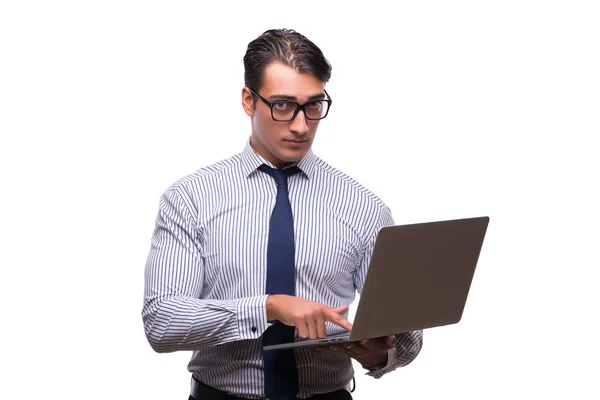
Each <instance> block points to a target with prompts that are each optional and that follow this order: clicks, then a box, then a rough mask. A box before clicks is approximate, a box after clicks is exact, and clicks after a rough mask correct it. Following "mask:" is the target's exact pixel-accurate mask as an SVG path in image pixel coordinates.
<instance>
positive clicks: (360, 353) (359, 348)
mask: <svg viewBox="0 0 600 400" xmlns="http://www.w3.org/2000/svg"><path fill="white" fill-rule="evenodd" d="M395 344H396V337H395V336H394V335H388V336H383V337H378V338H373V339H362V340H359V341H358V342H351V343H343V344H332V345H326V346H317V347H316V348H315V349H316V350H333V351H341V352H343V353H345V354H346V355H348V356H349V357H352V358H354V359H355V360H356V361H358V362H359V363H361V364H362V366H363V367H365V368H371V367H375V366H377V365H381V364H384V363H387V351H388V350H389V349H391V348H392V347H394V346H395Z"/></svg>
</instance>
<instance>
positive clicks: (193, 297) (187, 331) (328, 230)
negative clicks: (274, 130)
mask: <svg viewBox="0 0 600 400" xmlns="http://www.w3.org/2000/svg"><path fill="white" fill-rule="evenodd" d="M262 164H266V165H268V166H270V167H274V165H272V164H271V163H270V162H268V161H266V160H265V159H264V158H262V157H261V156H259V155H258V154H257V153H256V152H255V151H254V150H253V149H252V147H251V146H250V145H249V143H248V144H247V145H246V147H245V149H244V151H243V152H242V153H240V154H237V155H235V156H233V157H231V158H229V159H226V160H223V161H221V162H218V163H216V164H214V165H211V166H209V167H205V168H203V169H200V170H199V171H197V172H196V173H194V174H191V175H188V176H186V177H184V178H182V179H180V180H178V181H177V182H175V183H174V184H173V185H172V186H171V187H169V188H168V189H167V190H166V191H165V193H164V194H163V196H162V197H161V199H160V205H159V213H158V217H157V220H156V228H155V230H154V233H153V236H152V245H151V249H150V254H149V256H148V259H147V263H146V269H145V294H144V306H143V311H142V317H143V321H144V328H145V332H146V336H147V338H148V341H149V343H150V345H151V346H152V348H153V349H154V350H155V351H157V352H172V351H178V350H191V351H193V354H192V358H191V360H190V362H189V364H188V370H189V371H190V372H192V373H193V375H194V377H195V378H196V379H198V380H199V381H201V382H203V383H205V384H207V385H209V386H212V387H214V388H216V389H219V390H222V391H225V392H228V393H231V394H234V395H237V396H240V397H247V398H257V399H260V398H264V379H263V353H262V339H261V336H262V334H263V332H264V331H265V330H266V329H267V328H268V327H269V326H270V324H269V323H268V322H267V318H266V298H267V295H266V294H265V284H266V273H267V240H268V233H269V232H268V229H269V220H270V216H271V212H272V210H273V207H274V205H275V200H276V193H277V187H276V183H275V180H274V179H273V178H272V177H271V176H269V175H267V174H265V173H263V172H261V171H259V170H258V167H259V166H260V165H262ZM297 165H298V167H299V168H300V169H301V171H302V172H301V173H298V174H296V175H294V176H291V177H290V178H289V183H288V186H289V199H290V203H291V206H292V211H293V214H294V237H295V244H296V255H295V265H296V295H297V296H299V297H302V298H305V299H308V300H312V301H316V302H319V303H323V304H326V305H328V306H332V307H337V306H342V305H347V304H350V303H352V301H353V300H354V299H355V294H356V292H358V293H360V292H361V290H362V288H363V284H364V280H365V275H366V273H367V268H368V266H369V261H370V259H371V254H372V252H373V248H374V244H375V238H376V235H377V233H378V231H379V229H380V228H382V227H384V226H388V225H392V224H393V220H392V217H391V214H390V210H389V208H388V207H387V206H386V205H385V204H384V203H383V202H382V201H381V200H380V199H379V198H378V197H376V196H375V195H374V194H373V193H371V192H370V191H369V190H367V189H365V188H364V187H363V186H361V185H360V184H359V183H357V182H356V181H355V180H353V179H351V178H350V177H348V176H347V175H345V174H343V173H342V172H340V171H338V170H336V169H335V168H333V167H331V166H329V165H328V164H327V163H325V162H324V161H322V160H321V159H320V158H318V157H317V156H315V155H314V153H313V152H312V151H311V152H309V153H308V154H307V155H306V156H305V157H304V158H303V159H302V160H301V161H299V162H298V164H297ZM345 317H347V315H346V316H345ZM326 325H327V334H335V333H339V332H341V331H343V329H342V328H340V327H338V326H336V325H334V324H331V323H329V322H327V324H326ZM421 346H422V331H413V332H408V333H404V334H400V335H398V337H397V342H396V346H395V347H394V348H392V349H390V350H389V352H388V364H387V365H386V366H384V367H383V368H380V369H378V370H376V371H372V372H369V375H372V376H374V377H375V378H379V377H381V376H382V375H383V374H385V373H387V372H390V371H392V370H394V369H396V368H397V367H401V366H404V365H406V364H408V363H410V362H411V361H412V360H413V359H414V358H415V357H416V356H417V354H418V353H419V351H420V349H421ZM295 354H296V361H297V365H298V378H299V397H301V398H306V397H309V396H311V395H314V394H317V393H325V392H331V391H334V390H338V389H340V388H349V383H350V381H351V380H352V377H353V374H354V371H353V368H352V363H351V360H350V358H349V357H347V356H346V355H345V354H343V353H341V352H335V351H320V352H317V351H315V350H314V349H312V348H299V349H296V350H295Z"/></svg>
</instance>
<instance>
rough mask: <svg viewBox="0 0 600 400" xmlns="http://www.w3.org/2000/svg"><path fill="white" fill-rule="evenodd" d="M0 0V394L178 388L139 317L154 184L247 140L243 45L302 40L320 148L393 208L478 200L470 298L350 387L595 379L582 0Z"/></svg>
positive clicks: (379, 392)
mask: <svg viewBox="0 0 600 400" xmlns="http://www.w3.org/2000/svg"><path fill="white" fill-rule="evenodd" d="M215 3H216V2H211V3H210V4H211V5H206V4H202V3H201V2H199V1H186V2H181V1H172V2H166V1H165V2H157V1H124V0H121V1H102V2H100V1H96V2H92V1H70V2H69V1H47V2H42V1H38V2H33V1H3V2H2V3H0V4H1V5H0V134H1V142H0V146H1V148H0V163H1V165H0V174H1V186H0V190H1V195H0V202H1V213H2V214H1V217H0V218H1V222H0V227H1V229H0V239H1V241H0V246H1V250H0V263H1V269H0V271H1V274H2V278H1V280H0V296H1V299H0V307H1V312H0V321H1V326H2V327H1V328H0V335H1V342H0V343H1V344H2V347H3V350H2V353H1V355H0V363H1V364H2V367H1V370H2V371H1V381H2V383H1V384H0V398H2V399H28V398H33V397H36V398H40V397H46V396H48V397H49V398H61V399H75V398H89V399H109V398H114V399H187V394H188V383H189V374H188V372H187V370H186V364H187V361H188V359H189V356H190V354H189V353H173V354H155V353H154V352H153V351H152V350H151V348H150V346H149V345H148V343H147V342H146V339H145V337H144V333H143V328H142V321H141V308H142V295H143V269H144V263H145V258H146V255H147V252H148V250H149V246H150V237H151V234H152V230H153V226H154V219H155V216H156V212H157V210H158V199H159V196H160V195H161V193H162V192H163V191H164V190H165V189H166V188H167V187H168V185H170V184H171V183H172V182H173V181H175V180H176V179H178V178H179V177H181V176H183V175H186V174H188V173H191V172H194V171H195V170H197V169H199V168H200V167H202V166H205V165H208V164H210V163H213V162H215V161H218V160H221V159H223V158H225V157H229V156H231V155H233V154H235V153H238V152H239V151H241V150H242V149H243V146H244V145H245V142H246V140H247V138H248V135H249V121H248V119H247V117H246V115H245V114H244V113H243V110H242V108H241V105H240V91H241V88H242V86H243V66H242V57H243V55H244V53H245V50H246V46H247V44H248V42H249V41H251V40H252V39H254V38H255V37H257V36H258V35H259V34H260V33H262V32H263V31H265V30H267V29H270V28H274V27H288V28H294V29H296V30H298V31H299V32H301V33H303V34H305V35H306V36H308V37H309V38H310V39H311V40H313V41H314V42H315V43H316V44H317V45H318V46H320V48H321V49H322V50H323V52H324V53H325V55H326V57H327V58H328V59H329V60H330V61H331V63H332V65H333V76H332V79H331V81H330V83H329V84H328V85H327V89H328V91H329V93H330V94H331V96H332V98H333V99H334V105H333V108H332V110H331V113H330V116H329V117H328V118H327V120H325V121H324V122H323V123H322V124H321V126H320V129H319V133H318V137H317V141H316V143H315V145H314V149H315V152H316V153H317V154H318V155H319V156H321V157H322V158H324V159H325V160H326V161H328V162H329V163H331V164H332V165H334V166H336V167H338V168H339V169H341V170H342V171H344V172H346V173H348V174H349V175H351V176H353V177H354V178H356V179H357V180H359V181H360V182H362V183H363V184H364V185H365V186H367V187H368V188H370V189H371V190H373V191H374V192H375V193H377V194H378V195H379V196H380V197H381V198H382V199H383V200H384V201H385V202H386V203H387V204H388V205H389V206H390V207H391V208H392V211H393V214H394V217H395V220H396V222H398V223H410V222H419V221H432V220H437V219H450V218H459V217H469V216H480V215H489V216H490V218H491V222H490V226H489V229H488V235H487V237H486V240H485V243H484V247H483V250H482V254H481V257H480V262H479V265H478V267H477V271H476V274H475V278H474V280H473V285H472V287H471V292H470V295H469V299H468V302H467V307H466V309H465V312H464V315H463V320H462V321H461V322H460V323H459V324H457V325H454V326H450V327H444V328H434V329H431V330H429V331H427V332H425V344H424V348H423V350H422V352H421V354H420V355H419V357H418V358H417V360H416V361H415V362H414V363H413V364H411V365H410V366H408V367H406V368H403V369H401V370H398V371H396V372H394V373H392V374H390V375H387V376H385V377H384V378H382V379H380V380H373V379H371V378H369V377H366V376H364V375H363V373H362V371H361V370H360V369H359V368H357V391H356V392H355V399H358V400H361V399H363V400H364V399H376V398H393V399H395V398H407V399H432V398H442V397H443V398H446V399H480V398H485V399H506V398H511V399H530V398H545V397H549V396H554V395H555V396H557V397H559V398H573V399H598V398H600V389H599V388H598V384H597V383H596V382H594V381H597V378H598V376H599V375H600V373H599V372H600V367H598V360H599V358H600V351H599V350H600V347H599V345H598V337H599V335H600V328H599V315H600V312H599V311H598V309H599V305H600V295H599V293H598V286H599V283H600V282H599V279H598V272H597V271H598V268H599V267H600V256H599V254H598V247H599V243H598V238H599V234H598V227H599V224H600V213H599V211H598V204H600V197H599V195H598V186H599V185H598V180H599V179H598V171H600V168H599V161H598V153H599V151H598V150H599V148H598V144H597V143H598V136H599V134H600V118H599V106H600V78H599V77H600V73H599V71H600V52H599V49H600V24H599V23H598V21H600V13H599V11H598V6H597V3H596V2H594V1H588V2H585V1H527V0H520V1H496V2H492V1H452V2H450V1H419V2H391V1H390V2H383V1H369V2H361V3H352V2H345V3H343V4H342V3H341V2H340V3H337V2H336V4H335V5H334V4H332V3H334V2H325V1H318V2H313V1H299V2H283V3H281V2H267V1H247V2H239V4H236V2H223V3H222V4H223V5H218V6H217V5H215Z"/></svg>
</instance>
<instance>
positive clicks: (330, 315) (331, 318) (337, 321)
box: [325, 312, 352, 331]
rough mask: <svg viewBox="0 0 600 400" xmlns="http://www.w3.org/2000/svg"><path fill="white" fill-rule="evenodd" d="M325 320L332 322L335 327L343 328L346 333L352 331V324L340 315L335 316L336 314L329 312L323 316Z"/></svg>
mask: <svg viewBox="0 0 600 400" xmlns="http://www.w3.org/2000/svg"><path fill="white" fill-rule="evenodd" d="M325 319H327V321H330V322H333V323H334V324H336V325H337V326H341V327H342V328H344V329H345V330H347V331H351V330H352V324H351V323H350V322H348V320H347V319H346V318H344V317H342V316H341V315H340V314H337V313H336V312H329V313H328V314H326V315H325Z"/></svg>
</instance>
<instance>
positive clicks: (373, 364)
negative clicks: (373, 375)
mask: <svg viewBox="0 0 600 400" xmlns="http://www.w3.org/2000/svg"><path fill="white" fill-rule="evenodd" d="M358 361H359V362H360V364H361V365H362V366H363V368H365V369H368V370H369V371H374V370H377V369H380V368H383V367H385V366H386V365H387V363H388V352H387V350H385V351H383V352H381V353H377V354H372V355H368V356H365V357H364V358H362V359H361V360H358Z"/></svg>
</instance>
